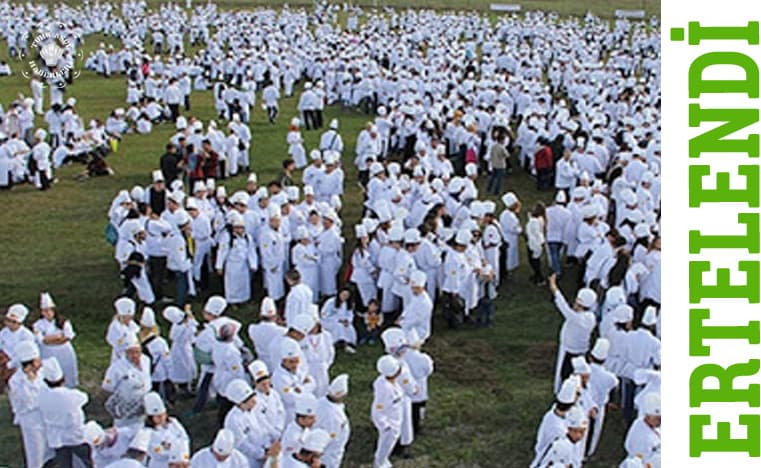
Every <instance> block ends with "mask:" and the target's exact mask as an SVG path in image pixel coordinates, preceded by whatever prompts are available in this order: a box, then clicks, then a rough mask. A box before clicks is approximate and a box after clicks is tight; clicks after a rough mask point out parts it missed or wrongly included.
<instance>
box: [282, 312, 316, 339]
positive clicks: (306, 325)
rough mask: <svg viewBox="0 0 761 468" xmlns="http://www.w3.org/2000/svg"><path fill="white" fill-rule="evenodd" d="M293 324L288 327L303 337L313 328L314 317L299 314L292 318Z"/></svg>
mask: <svg viewBox="0 0 761 468" xmlns="http://www.w3.org/2000/svg"><path fill="white" fill-rule="evenodd" d="M292 322H293V323H289V324H288V327H289V328H292V329H294V330H296V331H298V332H300V333H303V334H304V335H308V334H309V332H310V331H312V328H314V325H315V322H314V317H312V315H311V314H308V313H301V314H298V315H296V317H294V318H293V321H292Z"/></svg>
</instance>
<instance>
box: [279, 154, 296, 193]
mask: <svg viewBox="0 0 761 468" xmlns="http://www.w3.org/2000/svg"><path fill="white" fill-rule="evenodd" d="M282 166H283V170H282V171H280V174H279V175H278V176H277V181H278V182H280V187H281V188H282V187H288V186H289V185H294V182H293V171H295V170H296V162H295V161H294V160H293V159H291V158H288V159H286V160H284V161H283V163H282Z"/></svg>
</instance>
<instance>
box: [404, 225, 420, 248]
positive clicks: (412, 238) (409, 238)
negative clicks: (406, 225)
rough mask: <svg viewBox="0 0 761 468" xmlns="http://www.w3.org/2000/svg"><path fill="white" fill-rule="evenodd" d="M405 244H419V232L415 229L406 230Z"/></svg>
mask: <svg viewBox="0 0 761 468" xmlns="http://www.w3.org/2000/svg"><path fill="white" fill-rule="evenodd" d="M404 243H405V244H419V243H420V231H418V230H417V229H415V228H410V229H407V230H406V231H405V232H404Z"/></svg>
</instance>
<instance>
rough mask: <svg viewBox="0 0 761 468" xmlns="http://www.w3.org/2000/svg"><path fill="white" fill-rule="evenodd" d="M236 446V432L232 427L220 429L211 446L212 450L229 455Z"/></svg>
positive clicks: (222, 454) (218, 453)
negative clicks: (234, 432)
mask: <svg viewBox="0 0 761 468" xmlns="http://www.w3.org/2000/svg"><path fill="white" fill-rule="evenodd" d="M234 448H235V434H233V432H232V431H231V430H230V429H220V430H219V432H217V436H216V437H215V438H214V443H213V444H212V446H211V449H212V451H213V452H214V453H216V454H217V455H221V456H228V455H230V454H232V453H233V449H234Z"/></svg>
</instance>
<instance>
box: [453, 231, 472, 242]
mask: <svg viewBox="0 0 761 468" xmlns="http://www.w3.org/2000/svg"><path fill="white" fill-rule="evenodd" d="M472 239H473V234H472V233H471V232H470V231H469V230H468V229H460V230H458V231H457V235H456V236H455V239H454V241H455V242H456V243H457V244H460V245H468V244H470V241H471V240H472Z"/></svg>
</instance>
